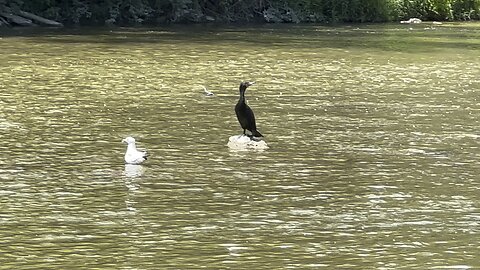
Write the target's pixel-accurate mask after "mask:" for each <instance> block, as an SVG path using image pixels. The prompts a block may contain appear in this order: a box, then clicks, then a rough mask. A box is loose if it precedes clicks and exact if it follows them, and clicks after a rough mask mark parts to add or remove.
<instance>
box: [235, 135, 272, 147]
mask: <svg viewBox="0 0 480 270" xmlns="http://www.w3.org/2000/svg"><path fill="white" fill-rule="evenodd" d="M227 146H228V147H229V148H230V149H235V150H247V149H254V150H264V149H268V145H267V143H266V142H265V141H263V140H255V139H253V140H252V139H250V137H248V136H245V135H235V136H231V137H230V138H229V139H228V143H227Z"/></svg>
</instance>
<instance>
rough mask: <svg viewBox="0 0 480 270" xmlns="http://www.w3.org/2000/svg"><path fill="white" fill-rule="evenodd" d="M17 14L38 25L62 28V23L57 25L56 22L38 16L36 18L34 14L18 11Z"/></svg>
mask: <svg viewBox="0 0 480 270" xmlns="http://www.w3.org/2000/svg"><path fill="white" fill-rule="evenodd" d="M18 14H19V15H20V16H22V17H25V18H28V19H30V20H33V21H36V22H38V23H40V24H44V25H48V26H55V27H62V26H63V24H62V23H59V22H56V21H53V20H49V19H46V18H43V17H40V16H37V15H35V14H32V13H30V12H26V11H22V10H20V11H19V12H18Z"/></svg>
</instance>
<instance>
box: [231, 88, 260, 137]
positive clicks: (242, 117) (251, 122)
mask: <svg viewBox="0 0 480 270" xmlns="http://www.w3.org/2000/svg"><path fill="white" fill-rule="evenodd" d="M253 84H255V82H242V83H241V84H240V99H239V100H238V102H237V105H235V113H236V114H237V118H238V122H240V126H242V128H243V135H247V134H246V133H245V130H248V131H250V132H251V133H252V134H251V135H250V137H252V136H253V137H263V135H262V134H260V132H258V130H257V125H256V124H255V115H254V114H253V111H252V109H250V107H248V105H247V104H246V103H245V91H246V90H247V87H249V86H251V85H253Z"/></svg>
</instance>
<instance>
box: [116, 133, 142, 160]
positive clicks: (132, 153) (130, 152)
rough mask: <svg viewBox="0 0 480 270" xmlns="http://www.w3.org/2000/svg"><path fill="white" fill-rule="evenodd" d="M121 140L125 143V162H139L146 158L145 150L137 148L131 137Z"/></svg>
mask: <svg viewBox="0 0 480 270" xmlns="http://www.w3.org/2000/svg"><path fill="white" fill-rule="evenodd" d="M122 142H124V143H126V144H127V152H125V162H126V163H127V164H140V163H142V162H144V161H145V160H147V152H145V151H138V150H137V147H136V146H135V139H134V138H133V137H127V138H125V139H123V140H122Z"/></svg>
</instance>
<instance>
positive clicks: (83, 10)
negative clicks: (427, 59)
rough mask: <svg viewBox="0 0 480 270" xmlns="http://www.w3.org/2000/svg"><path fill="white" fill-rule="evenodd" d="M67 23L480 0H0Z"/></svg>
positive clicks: (470, 14) (192, 19) (398, 13)
mask: <svg viewBox="0 0 480 270" xmlns="http://www.w3.org/2000/svg"><path fill="white" fill-rule="evenodd" d="M5 10H12V11H15V10H24V11H29V12H32V13H35V14H37V15H40V16H43V17H46V18H49V19H53V20H57V21H61V22H63V23H65V24H81V25H86V24H95V25H103V24H114V25H135V24H159V23H201V22H213V21H216V22H294V23H297V22H381V21H390V20H400V19H407V18H411V17H417V18H420V19H424V20H474V19H479V18H480V0H98V1H91V0H0V12H4V11H5Z"/></svg>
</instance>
